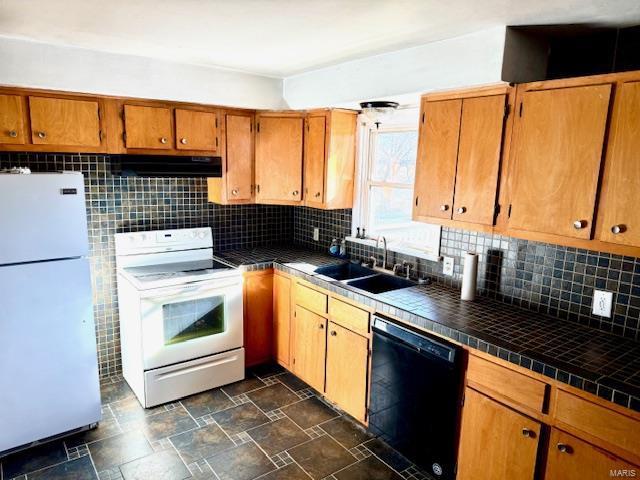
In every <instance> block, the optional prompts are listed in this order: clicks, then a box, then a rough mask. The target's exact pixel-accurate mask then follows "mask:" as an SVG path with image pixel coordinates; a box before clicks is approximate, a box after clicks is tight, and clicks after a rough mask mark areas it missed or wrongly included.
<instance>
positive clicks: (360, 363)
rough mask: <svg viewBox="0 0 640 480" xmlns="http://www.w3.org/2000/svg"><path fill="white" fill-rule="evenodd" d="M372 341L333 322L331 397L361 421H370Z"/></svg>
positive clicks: (329, 343) (329, 359)
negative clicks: (368, 393) (369, 392)
mask: <svg viewBox="0 0 640 480" xmlns="http://www.w3.org/2000/svg"><path fill="white" fill-rule="evenodd" d="M368 366H369V339H368V338H367V337H363V336H361V335H358V334H357V333H354V332H352V331H350V330H347V329H346V328H343V327H341V326H340V325H337V324H335V323H333V322H329V335H328V336H327V369H326V386H325V393H326V395H327V398H328V399H329V400H331V401H332V402H334V403H336V404H337V405H339V406H340V408H342V409H343V410H344V411H345V412H347V413H348V414H350V415H351V416H353V417H354V418H357V419H358V420H360V421H361V422H364V421H365V418H366V405H367V377H368V375H367V373H368V370H369V368H368Z"/></svg>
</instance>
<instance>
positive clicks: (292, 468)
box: [259, 463, 309, 480]
mask: <svg viewBox="0 0 640 480" xmlns="http://www.w3.org/2000/svg"><path fill="white" fill-rule="evenodd" d="M259 480H309V475H307V474H306V473H304V470H302V469H301V468H300V467H299V466H298V465H296V464H295V463H292V464H290V465H287V466H285V467H282V468H279V469H278V470H274V471H273V472H270V473H267V474H266V475H263V476H262V477H260V478H259Z"/></svg>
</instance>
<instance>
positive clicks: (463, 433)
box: [456, 388, 560, 480]
mask: <svg viewBox="0 0 640 480" xmlns="http://www.w3.org/2000/svg"><path fill="white" fill-rule="evenodd" d="M540 429H541V425H540V423H539V422H537V421H535V420H532V419H530V418H528V417H526V416H525V415H522V414H520V413H518V412H516V411H514V410H512V409H510V408H508V407H506V406H504V405H502V404H500V403H498V402H496V401H494V400H492V399H491V398H489V397H487V396H485V395H483V394H482V393H479V392H477V391H475V390H473V389H471V388H466V389H465V393H464V407H463V410H462V426H461V430H460V444H459V451H458V474H457V477H456V478H457V480H475V479H477V478H482V479H485V480H504V479H506V478H508V479H510V480H533V478H534V473H535V469H536V460H537V451H538V442H539V439H540ZM552 478H560V477H552Z"/></svg>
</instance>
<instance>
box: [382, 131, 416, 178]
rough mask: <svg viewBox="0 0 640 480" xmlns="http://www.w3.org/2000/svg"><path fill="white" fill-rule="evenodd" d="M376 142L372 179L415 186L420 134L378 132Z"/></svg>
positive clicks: (413, 132)
mask: <svg viewBox="0 0 640 480" xmlns="http://www.w3.org/2000/svg"><path fill="white" fill-rule="evenodd" d="M374 141H375V145H374V152H375V154H374V157H373V165H372V172H371V179H372V180H374V181H376V182H389V183H406V184H409V185H413V179H414V177H415V174H416V155H417V148H418V132H417V131H415V130H413V131H406V132H378V133H376V134H375V140H374Z"/></svg>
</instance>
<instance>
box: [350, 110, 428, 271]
mask: <svg viewBox="0 0 640 480" xmlns="http://www.w3.org/2000/svg"><path fill="white" fill-rule="evenodd" d="M360 133H361V134H360V146H361V148H360V152H361V155H360V161H359V172H358V178H359V181H358V187H357V193H356V201H355V205H354V215H353V231H354V232H356V228H360V229H361V231H362V229H363V228H364V229H365V230H366V235H367V237H368V238H372V239H376V238H378V237H380V236H384V237H385V238H386V239H387V245H388V248H389V250H392V251H396V252H401V253H406V254H409V255H414V256H418V257H423V258H430V259H434V257H437V256H438V255H439V254H440V227H439V226H437V225H429V224H425V223H422V222H413V221H412V220H411V211H412V207H413V198H414V196H413V182H414V179H415V173H416V157H417V149H418V111H417V109H410V110H409V109H406V110H401V111H399V112H397V113H396V115H395V116H394V118H393V120H392V121H387V122H384V123H383V124H382V125H381V126H380V128H379V129H376V128H375V126H374V125H371V126H369V125H364V126H362V127H361V132H360Z"/></svg>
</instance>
